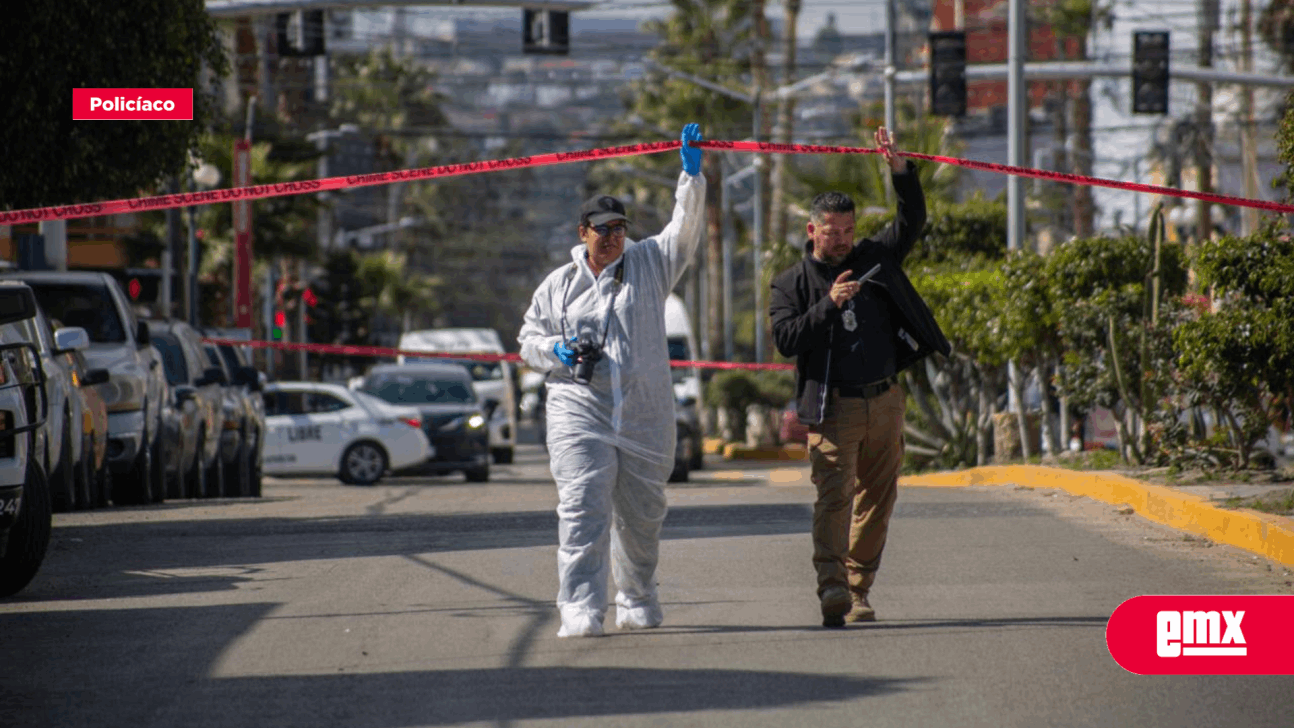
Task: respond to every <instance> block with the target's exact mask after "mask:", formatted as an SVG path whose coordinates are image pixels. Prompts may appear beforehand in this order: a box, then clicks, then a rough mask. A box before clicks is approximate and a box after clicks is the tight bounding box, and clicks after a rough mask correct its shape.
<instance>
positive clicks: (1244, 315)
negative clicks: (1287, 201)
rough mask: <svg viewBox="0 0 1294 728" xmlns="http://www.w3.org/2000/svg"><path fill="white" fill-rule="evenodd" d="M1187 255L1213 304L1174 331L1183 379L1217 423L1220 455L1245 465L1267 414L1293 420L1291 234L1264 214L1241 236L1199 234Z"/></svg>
mask: <svg viewBox="0 0 1294 728" xmlns="http://www.w3.org/2000/svg"><path fill="white" fill-rule="evenodd" d="M1194 262H1195V265H1196V271H1197V273H1198V274H1199V276H1200V281H1201V283H1202V284H1203V285H1205V286H1209V287H1211V288H1212V289H1213V290H1214V292H1215V298H1216V301H1217V305H1216V308H1217V310H1216V312H1212V313H1203V314H1202V315H1200V316H1199V317H1198V318H1196V319H1195V320H1192V321H1189V322H1186V323H1184V324H1183V325H1182V326H1181V327H1180V328H1179V329H1178V330H1177V331H1176V332H1175V335H1174V342H1175V344H1176V347H1177V351H1178V353H1179V355H1180V357H1181V371H1182V376H1183V380H1184V385H1185V387H1186V392H1187V394H1188V396H1189V397H1191V398H1192V400H1193V401H1194V402H1197V403H1199V404H1202V405H1204V406H1207V407H1210V408H1212V409H1213V410H1214V411H1215V412H1216V413H1217V414H1218V415H1219V421H1220V424H1222V423H1225V427H1226V430H1227V431H1228V433H1229V438H1228V439H1229V440H1230V446H1231V448H1232V452H1233V453H1234V456H1235V457H1234V460H1231V458H1226V460H1229V461H1232V462H1234V463H1236V464H1238V465H1239V466H1241V467H1247V466H1248V464H1249V460H1250V456H1251V452H1252V448H1253V446H1254V444H1255V443H1256V442H1257V440H1259V439H1260V438H1261V437H1262V436H1264V435H1265V434H1266V432H1267V428H1268V426H1269V424H1270V423H1271V422H1272V419H1273V415H1275V416H1276V417H1277V418H1279V420H1280V424H1281V426H1282V427H1284V428H1288V427H1289V426H1290V425H1291V424H1294V423H1291V421H1290V406H1291V404H1292V403H1294V240H1292V239H1291V236H1290V235H1289V233H1288V232H1284V231H1283V229H1282V226H1281V225H1280V224H1279V222H1277V221H1274V220H1269V221H1268V222H1267V223H1266V224H1264V225H1263V227H1262V228H1261V229H1260V230H1259V231H1258V232H1257V233H1255V234H1254V235H1251V236H1248V237H1244V238H1237V237H1232V236H1226V237H1223V238H1220V239H1217V240H1210V241H1205V242H1204V243H1202V244H1201V245H1200V246H1199V249H1198V252H1197V255H1196V257H1195V261H1194Z"/></svg>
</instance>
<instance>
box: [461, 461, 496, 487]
mask: <svg viewBox="0 0 1294 728" xmlns="http://www.w3.org/2000/svg"><path fill="white" fill-rule="evenodd" d="M463 477H464V478H467V482H469V483H486V482H489V480H490V466H489V464H486V465H482V466H481V467H479V468H468V469H467V470H464V471H463Z"/></svg>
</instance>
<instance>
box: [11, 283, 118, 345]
mask: <svg viewBox="0 0 1294 728" xmlns="http://www.w3.org/2000/svg"><path fill="white" fill-rule="evenodd" d="M29 285H31V288H32V291H34V292H35V293H36V299H37V300H38V301H39V302H40V306H41V308H43V309H45V315H46V316H48V317H49V318H52V319H58V320H59V321H60V322H62V324H63V325H64V326H80V327H81V328H83V329H85V333H87V334H89V335H90V341H93V342H95V343H97V344H120V343H122V342H124V341H125V340H126V329H125V327H123V326H122V324H121V319H120V318H119V317H118V316H117V307H116V306H114V305H113V303H112V298H111V294H109V293H108V288H107V287H106V286H101V285H94V284H86V285H62V284H58V283H41V282H39V281H38V282H33V283H30V284H29Z"/></svg>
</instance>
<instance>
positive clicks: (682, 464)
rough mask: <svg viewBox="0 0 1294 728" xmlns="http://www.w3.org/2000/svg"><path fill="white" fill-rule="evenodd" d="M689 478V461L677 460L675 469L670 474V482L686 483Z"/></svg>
mask: <svg viewBox="0 0 1294 728" xmlns="http://www.w3.org/2000/svg"><path fill="white" fill-rule="evenodd" d="M687 478H688V470H687V461H686V460H675V461H674V470H673V471H671V472H670V474H669V482H671V483H686V482H687Z"/></svg>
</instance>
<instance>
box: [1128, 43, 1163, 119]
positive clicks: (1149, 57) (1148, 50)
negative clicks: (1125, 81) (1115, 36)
mask: <svg viewBox="0 0 1294 728" xmlns="http://www.w3.org/2000/svg"><path fill="white" fill-rule="evenodd" d="M1132 113H1134V114H1167V113H1168V31H1166V30H1156V31H1147V30H1138V31H1134V32H1133V33H1132Z"/></svg>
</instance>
